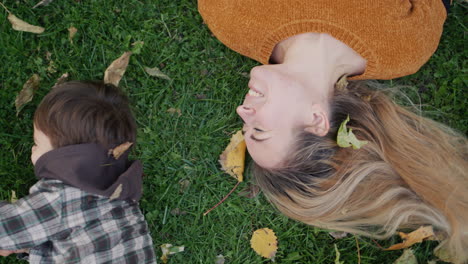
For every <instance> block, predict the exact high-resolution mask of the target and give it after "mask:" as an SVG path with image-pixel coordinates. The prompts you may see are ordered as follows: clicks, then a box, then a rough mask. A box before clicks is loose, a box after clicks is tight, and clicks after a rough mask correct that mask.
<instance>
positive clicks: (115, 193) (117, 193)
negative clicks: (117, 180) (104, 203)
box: [109, 184, 122, 201]
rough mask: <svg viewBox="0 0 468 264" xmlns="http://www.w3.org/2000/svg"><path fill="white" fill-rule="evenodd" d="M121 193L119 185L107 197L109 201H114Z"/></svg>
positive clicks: (120, 185)
mask: <svg viewBox="0 0 468 264" xmlns="http://www.w3.org/2000/svg"><path fill="white" fill-rule="evenodd" d="M121 193H122V184H119V186H117V188H115V190H114V192H113V193H112V195H111V196H110V197H109V200H111V201H112V200H115V199H117V198H119V197H120V194H121Z"/></svg>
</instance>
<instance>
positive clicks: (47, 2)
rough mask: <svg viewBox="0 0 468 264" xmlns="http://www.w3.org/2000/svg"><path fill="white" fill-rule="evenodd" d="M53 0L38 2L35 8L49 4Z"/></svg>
mask: <svg viewBox="0 0 468 264" xmlns="http://www.w3.org/2000/svg"><path fill="white" fill-rule="evenodd" d="M52 1H53V0H42V1H40V2H39V3H37V4H36V5H35V6H33V8H36V7H38V6H47V5H48V4H50V3H52Z"/></svg>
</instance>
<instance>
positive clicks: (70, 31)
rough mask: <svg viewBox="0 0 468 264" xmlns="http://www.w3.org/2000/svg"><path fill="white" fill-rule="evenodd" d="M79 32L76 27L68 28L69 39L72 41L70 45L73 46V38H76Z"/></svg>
mask: <svg viewBox="0 0 468 264" xmlns="http://www.w3.org/2000/svg"><path fill="white" fill-rule="evenodd" d="M77 32H78V29H77V28H76V27H69V28H68V39H69V40H70V43H72V44H73V38H74V37H75V35H76V33H77Z"/></svg>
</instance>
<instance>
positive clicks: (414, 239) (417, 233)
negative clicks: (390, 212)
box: [385, 226, 434, 250]
mask: <svg viewBox="0 0 468 264" xmlns="http://www.w3.org/2000/svg"><path fill="white" fill-rule="evenodd" d="M398 234H399V235H400V237H401V239H403V242H401V243H398V244H395V245H393V246H391V247H389V248H387V249H385V250H397V249H402V248H407V247H410V246H412V245H414V244H416V243H421V242H422V241H423V240H426V239H428V238H430V237H432V236H434V231H433V229H432V226H421V227H420V228H418V229H416V230H414V231H413V232H411V233H409V234H406V233H403V232H399V233H398Z"/></svg>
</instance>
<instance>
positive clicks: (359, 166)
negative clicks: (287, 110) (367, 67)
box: [253, 82, 468, 263]
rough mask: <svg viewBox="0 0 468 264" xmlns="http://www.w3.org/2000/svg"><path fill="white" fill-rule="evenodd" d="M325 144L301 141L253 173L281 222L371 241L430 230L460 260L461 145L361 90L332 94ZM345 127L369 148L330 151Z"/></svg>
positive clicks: (463, 226) (465, 236)
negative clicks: (277, 163)
mask: <svg viewBox="0 0 468 264" xmlns="http://www.w3.org/2000/svg"><path fill="white" fill-rule="evenodd" d="M331 100H332V101H331V102H330V105H331V112H332V113H331V116H332V117H331V120H330V127H331V129H330V131H329V133H328V135H327V136H325V137H319V136H315V135H313V134H310V133H306V132H304V133H302V134H301V135H300V136H299V137H298V140H297V143H296V146H295V148H294V149H293V151H292V152H291V154H290V155H288V157H291V158H289V159H288V160H287V161H285V163H284V164H285V165H284V166H282V167H281V168H275V169H264V168H261V167H259V166H257V165H255V166H254V171H253V175H254V179H255V180H256V182H257V184H258V185H259V186H260V187H261V189H262V190H263V192H264V193H265V195H266V196H267V197H268V198H269V200H270V201H271V202H272V203H273V204H274V205H276V207H277V208H278V209H279V210H280V211H281V212H282V213H284V214H285V215H287V216H289V217H291V218H293V219H296V220H299V221H301V222H304V223H306V224H310V225H315V226H320V227H323V228H328V229H334V230H341V231H346V232H352V233H357V234H362V235H366V236H371V237H375V238H379V239H383V238H387V237H390V236H392V235H393V234H394V233H395V231H396V230H400V229H403V228H418V227H419V226H421V225H432V226H433V227H434V229H435V230H436V231H438V234H440V235H441V237H440V238H441V239H442V240H444V242H443V243H441V244H440V247H443V248H444V249H446V250H448V251H449V253H450V254H451V255H452V256H454V257H455V260H454V261H455V262H456V263H462V262H464V261H467V260H468V250H467V249H468V162H467V157H468V155H467V154H468V147H467V146H468V144H467V140H466V138H464V137H463V136H461V135H459V134H457V133H455V132H454V131H452V130H451V129H449V128H447V127H445V126H443V125H441V124H439V123H436V122H434V121H431V120H429V119H427V118H424V117H421V116H420V115H417V114H414V113H412V112H411V111H408V110H406V109H405V108H403V107H401V106H398V105H397V104H395V103H394V102H393V101H392V100H391V99H390V98H389V97H388V96H387V95H386V94H385V93H384V92H382V91H378V90H375V89H371V88H369V86H368V85H367V84H366V83H363V82H351V83H350V84H349V86H348V88H347V89H335V91H334V95H333V97H332V99H331ZM348 114H349V116H350V119H351V120H350V122H349V123H348V127H350V128H352V129H353V133H354V134H355V135H356V137H357V138H358V139H360V140H367V141H368V142H369V143H368V144H366V145H365V146H364V147H362V148H361V149H358V150H354V149H352V148H340V147H338V146H337V144H336V133H337V128H338V127H339V125H340V124H341V122H342V121H344V120H345V119H346V117H347V115H348Z"/></svg>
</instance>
